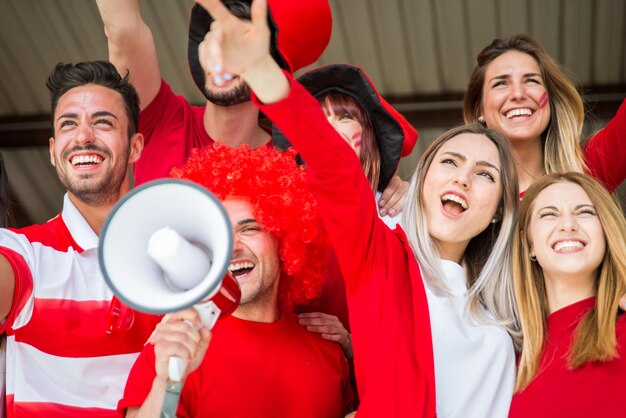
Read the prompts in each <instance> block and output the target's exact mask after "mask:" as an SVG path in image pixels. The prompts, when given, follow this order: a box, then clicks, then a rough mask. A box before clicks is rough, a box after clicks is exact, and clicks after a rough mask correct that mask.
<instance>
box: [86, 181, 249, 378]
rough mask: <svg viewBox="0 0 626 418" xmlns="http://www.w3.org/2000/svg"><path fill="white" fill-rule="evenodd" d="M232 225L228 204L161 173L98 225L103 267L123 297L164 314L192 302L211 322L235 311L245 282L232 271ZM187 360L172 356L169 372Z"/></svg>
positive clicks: (177, 374) (176, 373) (178, 372)
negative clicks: (224, 204)
mask: <svg viewBox="0 0 626 418" xmlns="http://www.w3.org/2000/svg"><path fill="white" fill-rule="evenodd" d="M232 250H233V235H232V227H231V223H230V220H229V218H228V215H227V213H226V210H225V209H224V207H223V206H222V204H221V203H220V202H219V201H218V200H217V198H215V197H214V196H213V195H212V194H211V193H210V192H209V191H208V190H206V189H205V188H203V187H201V186H199V185H197V184H195V183H192V182H189V181H185V180H173V179H167V180H156V181H152V182H149V183H146V184H144V185H142V186H140V187H137V188H135V189H133V190H131V191H130V192H129V193H127V194H126V195H125V196H124V197H123V198H122V199H121V200H120V201H119V202H118V203H117V204H116V205H115V206H114V207H113V209H112V210H111V212H110V214H109V216H108V218H107V220H106V221H105V223H104V227H103V228H102V232H101V233H100V246H99V249H98V252H99V260H100V268H101V269H102V273H103V275H104V279H105V280H106V282H107V284H108V285H109V286H110V287H111V290H112V291H113V292H114V293H115V295H116V296H117V297H118V298H119V300H121V301H122V302H123V303H124V304H126V305H127V306H129V307H130V308H133V309H136V310H138V311H141V312H147V313H153V314H163V313H168V312H175V311H179V310H182V309H186V308H189V307H192V306H193V307H194V308H195V309H196V310H197V311H198V312H199V314H200V317H201V318H202V322H203V323H204V325H205V326H207V327H209V328H212V327H213V325H214V324H215V321H216V320H217V318H218V317H219V316H220V315H221V316H225V315H229V314H230V313H231V312H232V311H234V310H235V309H236V308H237V306H238V304H239V300H240V297H241V291H240V289H239V284H238V283H237V281H236V280H235V279H234V278H232V277H231V276H228V275H226V271H227V269H228V265H229V263H230V259H231V256H232ZM185 367H186V364H185V363H184V362H183V361H182V360H181V359H179V358H175V357H172V358H170V362H169V374H170V379H171V380H173V381H176V382H179V381H180V380H181V378H182V374H183V372H184V370H185Z"/></svg>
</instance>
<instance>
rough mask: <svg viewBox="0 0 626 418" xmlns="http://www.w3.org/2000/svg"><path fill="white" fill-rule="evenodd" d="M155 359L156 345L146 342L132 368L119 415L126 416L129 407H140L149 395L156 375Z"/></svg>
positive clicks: (118, 409)
mask: <svg viewBox="0 0 626 418" xmlns="http://www.w3.org/2000/svg"><path fill="white" fill-rule="evenodd" d="M154 361H155V356H154V345H152V344H146V345H145V346H144V348H143V351H142V352H141V353H140V354H139V357H138V358H137V360H136V361H135V364H134V365H133V368H132V369H131V370H130V374H129V375H128V380H127V381H126V387H125V388H124V397H123V398H122V399H121V400H120V401H119V403H118V404H117V412H118V414H119V416H121V417H124V416H125V415H126V410H127V409H128V408H132V407H140V406H141V405H142V404H143V402H144V401H145V400H146V398H147V397H148V394H149V393H150V390H151V389H152V382H153V381H154V378H155V377H156V370H155V368H154Z"/></svg>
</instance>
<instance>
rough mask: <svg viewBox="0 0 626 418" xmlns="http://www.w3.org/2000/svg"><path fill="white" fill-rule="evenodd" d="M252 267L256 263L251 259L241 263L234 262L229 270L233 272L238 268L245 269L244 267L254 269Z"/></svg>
mask: <svg viewBox="0 0 626 418" xmlns="http://www.w3.org/2000/svg"><path fill="white" fill-rule="evenodd" d="M252 268H254V264H252V263H251V262H249V261H244V262H241V263H233V264H231V265H229V266H228V271H230V272H231V273H232V272H233V271H238V270H243V269H252Z"/></svg>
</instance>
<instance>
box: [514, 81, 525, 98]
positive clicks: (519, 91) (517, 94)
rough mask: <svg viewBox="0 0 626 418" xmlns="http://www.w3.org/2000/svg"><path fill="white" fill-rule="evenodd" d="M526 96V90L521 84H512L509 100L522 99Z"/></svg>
mask: <svg viewBox="0 0 626 418" xmlns="http://www.w3.org/2000/svg"><path fill="white" fill-rule="evenodd" d="M525 96H526V89H525V88H524V85H523V84H522V83H517V82H516V83H513V84H512V86H511V98H512V99H516V100H519V99H522V98H524V97H525Z"/></svg>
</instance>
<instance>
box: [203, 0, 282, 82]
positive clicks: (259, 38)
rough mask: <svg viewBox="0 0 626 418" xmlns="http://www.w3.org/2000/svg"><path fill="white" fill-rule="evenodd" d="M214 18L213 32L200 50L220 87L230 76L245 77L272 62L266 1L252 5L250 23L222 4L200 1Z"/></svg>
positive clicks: (259, 1)
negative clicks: (252, 70)
mask: <svg viewBox="0 0 626 418" xmlns="http://www.w3.org/2000/svg"><path fill="white" fill-rule="evenodd" d="M198 3H200V5H201V6H202V7H204V8H205V9H206V10H207V11H208V12H209V13H210V14H211V16H212V17H213V19H214V21H213V23H212V24H211V29H210V31H209V32H208V33H207V34H206V36H205V38H204V41H203V42H202V43H201V44H200V47H199V56H200V60H201V61H203V62H207V63H208V64H209V65H208V67H207V68H210V69H211V71H212V73H211V76H212V77H213V82H214V83H215V84H217V85H220V84H221V83H222V80H224V77H225V76H226V79H228V77H229V75H230V74H238V75H243V74H245V73H246V71H247V70H248V69H250V68H254V67H255V66H257V65H258V64H259V63H261V62H262V61H263V60H267V59H270V60H272V57H271V55H270V29H269V27H268V25H267V0H255V1H253V2H252V5H251V9H250V15H251V20H250V21H248V20H245V19H240V18H237V17H235V16H234V15H233V14H232V13H231V12H230V11H229V10H228V9H227V8H226V6H224V4H223V3H222V2H221V1H220V0H198Z"/></svg>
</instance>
